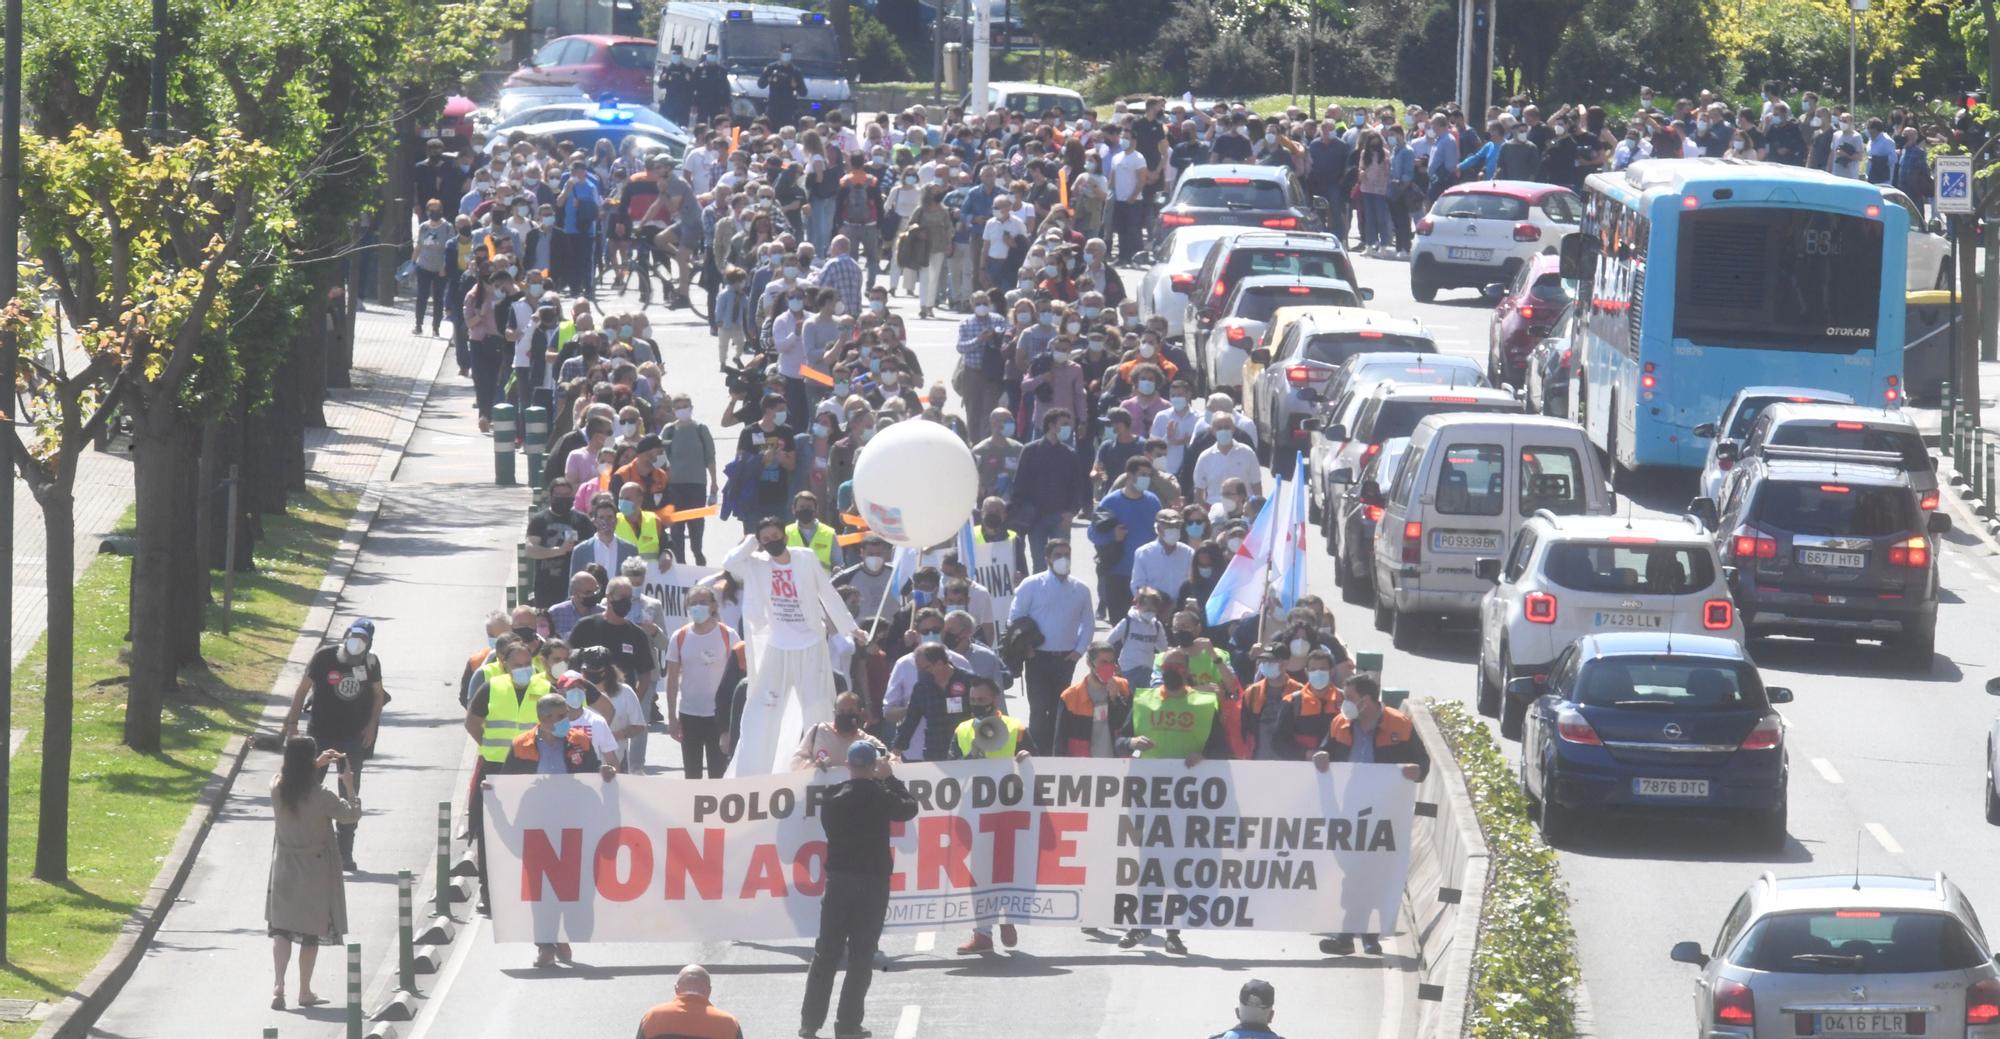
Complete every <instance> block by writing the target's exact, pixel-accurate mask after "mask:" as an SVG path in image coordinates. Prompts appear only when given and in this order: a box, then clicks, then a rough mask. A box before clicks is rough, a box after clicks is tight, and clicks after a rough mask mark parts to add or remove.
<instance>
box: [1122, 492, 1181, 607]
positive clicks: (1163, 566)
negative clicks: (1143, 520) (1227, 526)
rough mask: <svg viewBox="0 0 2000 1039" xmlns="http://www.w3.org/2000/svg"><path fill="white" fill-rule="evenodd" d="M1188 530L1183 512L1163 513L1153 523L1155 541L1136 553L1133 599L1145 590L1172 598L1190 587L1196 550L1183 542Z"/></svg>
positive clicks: (1170, 510)
mask: <svg viewBox="0 0 2000 1039" xmlns="http://www.w3.org/2000/svg"><path fill="white" fill-rule="evenodd" d="M1184 526H1185V524H1184V523H1183V521H1182V519H1181V514H1180V513H1179V512H1177V511H1175V510H1173V509H1161V510H1160V515H1159V518H1158V519H1157V520H1155V521H1154V523H1153V532H1154V534H1155V537H1154V539H1153V540H1151V541H1148V542H1146V543H1145V544H1143V545H1140V546H1139V550H1138V551H1136V552H1134V553H1132V594H1133V595H1135V596H1136V595H1138V594H1139V590H1140V589H1141V588H1157V589H1159V590H1160V591H1162V592H1165V593H1166V594H1167V595H1168V596H1170V597H1171V596H1176V595H1179V594H1180V587H1181V585H1183V584H1186V583H1187V579H1188V573H1189V571H1190V570H1191V569H1192V568H1193V567H1194V549H1191V548H1189V547H1188V546H1187V544H1186V543H1185V542H1183V541H1182V540H1181V531H1182V528H1183V527H1184Z"/></svg>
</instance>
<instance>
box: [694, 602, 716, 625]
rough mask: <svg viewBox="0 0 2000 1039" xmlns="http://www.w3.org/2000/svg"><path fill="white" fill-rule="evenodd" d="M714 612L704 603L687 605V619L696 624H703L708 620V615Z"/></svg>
mask: <svg viewBox="0 0 2000 1039" xmlns="http://www.w3.org/2000/svg"><path fill="white" fill-rule="evenodd" d="M714 612H715V611H714V610H712V609H709V608H708V607H707V606H706V605H701V604H697V605H694V606H690V607H688V620H691V621H693V622H695V623H696V624H705V623H707V622H708V618H709V616H710V615H711V614H713V613H714Z"/></svg>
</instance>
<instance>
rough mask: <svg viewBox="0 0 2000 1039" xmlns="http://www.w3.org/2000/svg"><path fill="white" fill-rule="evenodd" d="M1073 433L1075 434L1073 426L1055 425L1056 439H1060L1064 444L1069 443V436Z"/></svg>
mask: <svg viewBox="0 0 2000 1039" xmlns="http://www.w3.org/2000/svg"><path fill="white" fill-rule="evenodd" d="M1075 435H1076V430H1075V429H1074V428H1073V427H1070V426H1057V427H1056V439H1057V440H1059V441H1061V442H1062V443H1065V444H1067V443H1069V439H1070V437H1072V436H1075Z"/></svg>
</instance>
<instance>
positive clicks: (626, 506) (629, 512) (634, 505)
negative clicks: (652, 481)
mask: <svg viewBox="0 0 2000 1039" xmlns="http://www.w3.org/2000/svg"><path fill="white" fill-rule="evenodd" d="M618 511H619V512H622V513H624V514H625V518H626V519H631V518H632V517H634V516H637V515H638V514H639V503H638V502H636V501H621V502H619V503H618Z"/></svg>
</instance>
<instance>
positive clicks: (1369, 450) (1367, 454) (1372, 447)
mask: <svg viewBox="0 0 2000 1039" xmlns="http://www.w3.org/2000/svg"><path fill="white" fill-rule="evenodd" d="M1381 453H1382V445H1381V444H1369V445H1368V446H1367V447H1364V448H1362V449H1361V460H1362V461H1363V462H1366V461H1368V460H1369V459H1370V458H1373V457H1375V456H1376V455H1379V454H1381Z"/></svg>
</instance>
